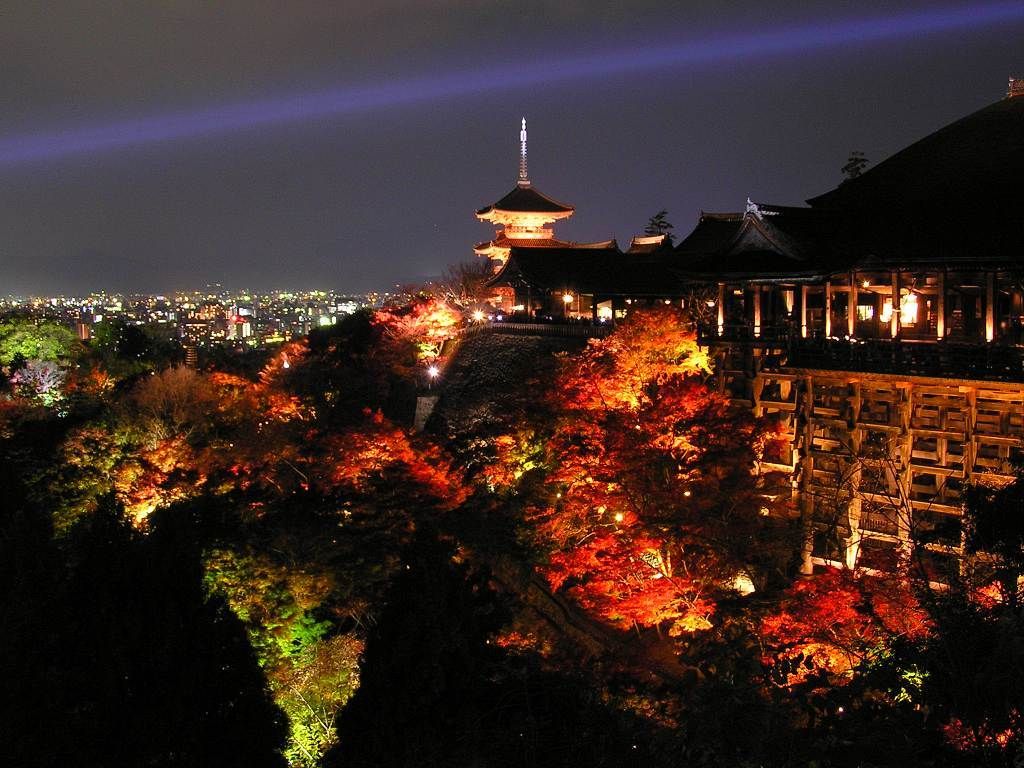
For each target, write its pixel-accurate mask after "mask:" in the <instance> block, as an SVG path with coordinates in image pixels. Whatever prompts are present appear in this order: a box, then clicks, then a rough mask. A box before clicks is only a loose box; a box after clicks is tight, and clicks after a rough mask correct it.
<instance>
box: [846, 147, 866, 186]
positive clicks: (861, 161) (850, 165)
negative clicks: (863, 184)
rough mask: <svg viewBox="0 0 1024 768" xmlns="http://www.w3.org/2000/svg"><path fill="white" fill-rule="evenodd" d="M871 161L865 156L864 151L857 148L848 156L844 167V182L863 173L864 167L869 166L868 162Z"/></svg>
mask: <svg viewBox="0 0 1024 768" xmlns="http://www.w3.org/2000/svg"><path fill="white" fill-rule="evenodd" d="M870 162H871V161H870V160H868V159H867V158H866V157H864V153H863V152H861V151H860V150H859V149H855V150H853V151H852V152H850V156H849V157H848V158H846V165H844V166H843V167H842V169H841V170H842V173H843V183H846V182H847V181H850V180H851V179H856V178H857V177H858V176H860V175H861V174H862V173H864V169H865V168H867V167H868V163H870Z"/></svg>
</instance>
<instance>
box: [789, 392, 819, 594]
mask: <svg viewBox="0 0 1024 768" xmlns="http://www.w3.org/2000/svg"><path fill="white" fill-rule="evenodd" d="M813 400H814V382H813V380H812V379H811V377H810V376H806V377H805V378H804V379H803V391H802V392H800V393H799V394H798V395H797V403H798V404H797V411H796V413H795V414H794V421H795V422H796V424H799V423H800V420H801V419H802V420H803V439H802V441H801V444H800V456H799V458H798V462H799V465H800V472H799V480H798V482H799V487H800V526H801V529H802V542H801V546H800V573H801V574H803V575H804V576H810V575H811V574H813V573H814V561H813V556H814V494H813V493H812V492H811V482H812V480H813V479H814V477H813V476H814V456H813V452H812V447H813V443H814V425H813V420H812V418H811V416H812V414H813V412H814V405H813ZM794 427H795V425H794Z"/></svg>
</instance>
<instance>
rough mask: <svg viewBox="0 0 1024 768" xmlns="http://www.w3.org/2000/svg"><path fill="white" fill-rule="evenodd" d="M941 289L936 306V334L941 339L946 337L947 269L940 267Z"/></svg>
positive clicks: (939, 279)
mask: <svg viewBox="0 0 1024 768" xmlns="http://www.w3.org/2000/svg"><path fill="white" fill-rule="evenodd" d="M938 282H939V290H938V301H937V306H936V308H935V311H936V314H937V316H936V318H935V336H936V338H938V340H939V341H942V340H943V339H944V338H946V270H944V269H940V270H939V276H938Z"/></svg>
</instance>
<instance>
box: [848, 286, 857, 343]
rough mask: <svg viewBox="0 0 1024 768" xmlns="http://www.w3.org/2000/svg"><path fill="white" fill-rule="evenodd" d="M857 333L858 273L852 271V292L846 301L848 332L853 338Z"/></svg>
mask: <svg viewBox="0 0 1024 768" xmlns="http://www.w3.org/2000/svg"><path fill="white" fill-rule="evenodd" d="M856 333H857V273H856V272H851V273H850V293H849V295H848V296H847V301H846V334H847V335H848V336H849V337H850V338H851V339H852V338H853V337H854V336H855V335H856Z"/></svg>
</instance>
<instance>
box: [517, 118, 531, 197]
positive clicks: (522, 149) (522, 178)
mask: <svg viewBox="0 0 1024 768" xmlns="http://www.w3.org/2000/svg"><path fill="white" fill-rule="evenodd" d="M519 186H520V187H528V186H530V176H529V174H527V172H526V118H525V117H524V118H523V127H522V128H521V129H520V131H519Z"/></svg>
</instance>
